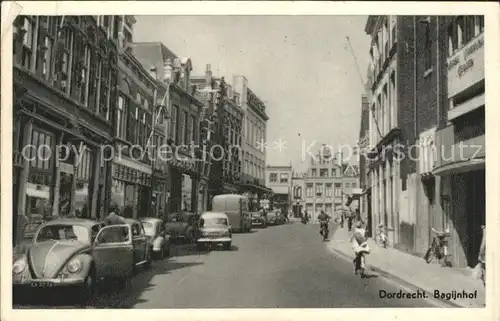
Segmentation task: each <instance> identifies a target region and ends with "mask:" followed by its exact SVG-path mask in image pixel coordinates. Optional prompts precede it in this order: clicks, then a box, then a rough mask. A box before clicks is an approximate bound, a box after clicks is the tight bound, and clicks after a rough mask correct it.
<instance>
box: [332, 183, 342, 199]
mask: <svg viewBox="0 0 500 321" xmlns="http://www.w3.org/2000/svg"><path fill="white" fill-rule="evenodd" d="M334 193H335V197H342V185H341V184H340V183H335V191H334Z"/></svg>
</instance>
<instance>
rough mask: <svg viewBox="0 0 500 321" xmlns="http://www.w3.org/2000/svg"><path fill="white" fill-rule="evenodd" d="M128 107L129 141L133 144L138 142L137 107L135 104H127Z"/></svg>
mask: <svg viewBox="0 0 500 321" xmlns="http://www.w3.org/2000/svg"><path fill="white" fill-rule="evenodd" d="M125 106H128V114H127V141H129V142H130V143H132V144H135V142H136V136H137V116H138V115H137V112H138V111H137V107H136V106H135V105H134V103H133V102H130V103H129V104H125Z"/></svg>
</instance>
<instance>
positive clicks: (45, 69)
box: [35, 16, 55, 80]
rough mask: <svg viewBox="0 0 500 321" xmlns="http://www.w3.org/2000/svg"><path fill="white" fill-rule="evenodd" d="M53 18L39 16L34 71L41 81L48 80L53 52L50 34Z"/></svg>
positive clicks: (52, 41)
mask: <svg viewBox="0 0 500 321" xmlns="http://www.w3.org/2000/svg"><path fill="white" fill-rule="evenodd" d="M54 20H55V19H54V18H53V17H47V16H40V17H39V27H38V51H37V56H38V57H37V59H36V67H35V68H36V70H37V72H39V73H40V75H41V76H42V78H43V79H45V80H49V78H50V70H51V67H50V61H51V53H52V50H53V48H52V47H53V44H54V40H53V35H52V34H51V30H52V29H51V26H52V25H53V24H54V22H55V21H54ZM42 25H47V29H44V28H42V27H41V26H42Z"/></svg>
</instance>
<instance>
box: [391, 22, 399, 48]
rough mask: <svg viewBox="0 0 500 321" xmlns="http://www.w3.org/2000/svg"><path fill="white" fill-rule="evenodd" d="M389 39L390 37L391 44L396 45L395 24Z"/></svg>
mask: <svg viewBox="0 0 500 321" xmlns="http://www.w3.org/2000/svg"><path fill="white" fill-rule="evenodd" d="M391 37H392V44H393V45H394V43H396V42H397V41H398V33H397V31H396V24H394V25H393V26H392V31H391Z"/></svg>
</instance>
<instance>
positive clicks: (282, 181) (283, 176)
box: [280, 173, 288, 184]
mask: <svg viewBox="0 0 500 321" xmlns="http://www.w3.org/2000/svg"><path fill="white" fill-rule="evenodd" d="M280 184H288V173H281V174H280Z"/></svg>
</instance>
